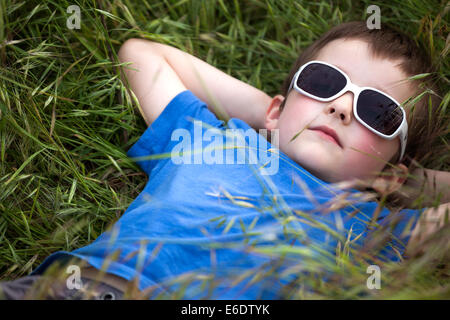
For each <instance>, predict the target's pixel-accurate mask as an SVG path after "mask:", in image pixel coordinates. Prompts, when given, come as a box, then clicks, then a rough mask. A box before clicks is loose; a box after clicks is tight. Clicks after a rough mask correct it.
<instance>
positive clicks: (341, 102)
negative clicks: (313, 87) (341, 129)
mask: <svg viewBox="0 0 450 320" xmlns="http://www.w3.org/2000/svg"><path fill="white" fill-rule="evenodd" d="M325 113H326V114H327V115H332V116H336V117H339V119H341V120H342V121H343V123H344V124H345V125H347V124H350V122H351V120H352V116H353V93H352V92H347V93H344V94H343V95H342V96H340V97H338V98H336V99H334V100H333V101H330V102H328V105H327V106H326V108H325Z"/></svg>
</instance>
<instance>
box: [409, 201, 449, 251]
mask: <svg viewBox="0 0 450 320" xmlns="http://www.w3.org/2000/svg"><path fill="white" fill-rule="evenodd" d="M449 219H450V203H445V204H442V205H440V206H439V207H437V208H430V209H427V210H425V211H424V212H423V213H422V215H421V216H420V217H419V220H418V221H417V224H416V226H415V227H414V229H413V231H412V232H411V237H410V239H409V241H408V244H407V246H406V254H407V255H409V254H410V253H413V252H419V253H423V252H424V251H425V249H426V248H427V243H426V240H427V239H428V238H430V236H431V235H432V234H434V233H436V232H437V231H439V230H440V229H441V228H442V227H443V226H444V225H445V224H448V223H449Z"/></svg>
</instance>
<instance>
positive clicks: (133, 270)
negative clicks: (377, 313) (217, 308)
mask: <svg viewBox="0 0 450 320" xmlns="http://www.w3.org/2000/svg"><path fill="white" fill-rule="evenodd" d="M230 146H231V147H230ZM127 154H128V155H129V156H130V157H132V158H133V159H134V160H135V161H136V162H137V164H138V165H139V166H140V168H141V169H142V170H143V171H144V172H145V173H147V175H148V176H149V180H148V182H147V184H146V186H145V188H144V190H143V191H142V192H141V193H140V194H139V196H138V197H137V198H136V199H135V200H134V201H133V202H132V203H131V205H130V206H129V207H128V209H127V210H126V211H125V213H124V214H123V215H122V217H121V218H120V219H119V220H118V221H117V222H116V224H115V225H114V227H112V228H111V229H110V230H108V231H106V232H104V233H103V234H101V235H100V236H99V237H98V238H97V239H96V240H95V241H94V242H92V243H91V244H89V245H87V246H85V247H82V248H79V249H77V250H75V251H73V252H66V251H59V252H56V253H54V254H52V255H50V256H49V257H48V258H47V259H46V260H45V261H44V262H43V263H42V264H41V265H40V266H39V267H38V268H37V269H36V270H35V271H34V272H33V273H32V274H39V273H42V272H43V271H44V270H45V268H46V267H47V266H49V265H50V264H51V263H52V262H53V261H55V260H56V259H63V258H67V257H74V256H75V257H78V258H80V259H83V260H86V261H87V262H88V263H89V264H90V265H92V266H94V267H96V268H98V269H101V268H102V267H103V268H107V271H108V272H110V273H113V274H115V275H117V276H120V277H123V278H125V279H127V280H133V279H134V278H136V277H138V279H139V282H138V283H139V288H140V289H141V290H143V289H148V288H149V287H152V288H155V290H154V294H155V295H157V294H161V293H170V292H174V291H176V290H179V289H180V288H181V287H182V283H183V281H187V282H184V283H185V284H186V283H190V285H188V286H187V288H186V289H184V290H185V291H183V292H184V296H183V298H192V299H196V298H201V297H206V295H205V293H208V292H209V294H210V295H207V297H208V298H212V299H271V298H278V297H279V296H278V295H277V292H278V291H277V290H278V289H279V286H278V285H277V284H280V283H281V284H283V283H287V282H288V281H290V280H292V277H293V274H292V273H291V274H289V272H286V273H283V270H284V271H286V270H288V269H287V268H290V267H294V266H296V265H297V266H298V265H299V264H301V263H302V262H304V263H305V264H306V263H310V262H311V261H318V262H320V263H324V261H330V264H333V262H334V263H335V260H334V259H335V253H336V246H337V243H338V241H340V242H341V245H340V247H341V248H343V246H344V243H345V242H346V241H347V240H349V241H351V246H352V247H357V246H359V245H362V244H364V241H363V240H364V239H367V235H368V234H369V233H370V232H372V231H369V229H370V230H377V229H379V228H377V226H380V225H383V224H387V221H388V220H391V218H393V219H396V221H397V222H398V223H397V225H396V227H395V228H393V230H388V231H390V232H389V233H390V235H391V238H392V241H390V242H389V245H388V246H386V247H385V248H384V249H383V250H382V251H381V253H380V254H382V255H383V256H384V257H385V258H386V259H391V260H396V259H398V257H397V254H396V252H400V253H402V252H403V250H404V244H405V243H406V241H407V240H408V239H409V236H408V235H405V234H403V233H402V230H403V229H404V227H405V226H406V225H408V226H409V227H410V228H412V227H413V226H414V224H415V223H416V221H417V218H418V216H419V215H420V211H417V210H402V211H400V212H396V213H395V214H391V215H389V213H390V212H389V210H387V209H385V208H382V210H381V211H380V210H378V209H379V208H378V209H377V207H378V205H377V203H376V202H365V201H364V200H363V198H362V197H361V193H360V192H359V191H357V190H355V189H350V190H345V191H340V190H335V189H333V187H332V185H330V184H329V183H327V182H325V181H322V180H320V179H318V178H316V177H315V176H313V175H312V174H311V173H309V172H308V171H306V170H304V169H303V168H302V167H300V166H299V165H298V164H297V163H295V162H294V161H292V160H291V159H290V158H289V157H287V156H286V155H285V154H283V153H282V152H281V151H279V150H278V149H277V148H275V147H274V146H273V145H271V144H270V143H269V142H268V141H267V140H266V139H265V137H263V136H262V135H260V134H258V133H257V132H256V131H254V130H253V129H251V128H250V127H249V126H248V125H247V124H246V123H245V122H243V121H241V120H239V119H230V120H229V121H228V122H227V123H225V122H224V121H221V120H218V119H217V118H216V116H215V115H214V114H213V113H212V112H210V111H209V110H208V108H207V106H206V104H205V103H204V102H202V101H200V100H199V99H198V98H197V97H195V96H194V95H193V94H192V93H191V92H190V91H184V92H181V93H180V94H178V95H177V96H176V97H175V98H174V99H173V100H172V101H171V102H170V103H169V104H168V105H167V107H166V108H165V109H164V110H163V112H162V113H161V115H160V116H159V117H158V118H157V119H156V120H155V121H154V122H153V123H152V124H151V125H150V126H149V127H148V128H147V129H146V130H145V132H144V133H143V135H142V136H141V137H140V139H139V140H138V141H137V142H136V143H135V144H134V145H133V146H132V147H131V148H130V150H129V151H128V153H127ZM342 203H344V205H342ZM338 204H341V205H340V206H339V205H338ZM388 215H389V216H388ZM372 218H373V219H374V220H375V221H373V224H372V225H371V226H370V227H369V226H368V223H367V222H369V221H370V220H371V219H372ZM394 225H395V224H394ZM360 235H361V236H360ZM348 243H349V242H348V241H347V244H348ZM103 270H105V269H103ZM298 270H301V269H298ZM299 272H300V271H299ZM261 275H265V276H264V277H262V278H264V279H270V280H267V281H255V280H257V279H258V277H259V276H261ZM205 283H208V285H206V288H205ZM202 285H203V287H202Z"/></svg>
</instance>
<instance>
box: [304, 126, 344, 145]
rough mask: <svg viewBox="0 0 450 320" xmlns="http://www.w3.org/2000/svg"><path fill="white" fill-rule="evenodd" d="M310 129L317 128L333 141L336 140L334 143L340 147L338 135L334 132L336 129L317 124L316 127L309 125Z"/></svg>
mask: <svg viewBox="0 0 450 320" xmlns="http://www.w3.org/2000/svg"><path fill="white" fill-rule="evenodd" d="M309 129H310V130H317V131H321V132H323V133H324V134H326V135H327V136H328V137H331V138H332V139H333V140H334V142H336V144H337V145H338V146H339V147H341V148H342V144H341V141H340V140H339V137H338V135H337V133H336V131H334V130H333V129H331V128H330V127H327V126H318V127H311V128H309Z"/></svg>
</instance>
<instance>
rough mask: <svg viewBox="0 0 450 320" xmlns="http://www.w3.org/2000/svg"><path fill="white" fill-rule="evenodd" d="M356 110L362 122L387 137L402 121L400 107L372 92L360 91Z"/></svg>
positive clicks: (385, 97)
mask: <svg viewBox="0 0 450 320" xmlns="http://www.w3.org/2000/svg"><path fill="white" fill-rule="evenodd" d="M356 108H357V112H358V116H359V117H360V118H361V120H362V121H364V122H365V123H366V124H368V125H369V126H370V127H371V128H373V129H375V130H377V131H378V132H381V133H383V134H385V135H388V136H389V135H392V134H393V133H394V132H395V131H396V130H397V129H398V128H399V127H400V125H401V123H402V120H403V113H402V111H401V109H400V107H399V106H398V105H397V104H396V103H395V102H394V101H392V100H391V99H389V98H388V97H387V96H385V95H383V94H381V93H379V92H376V91H373V90H363V91H361V93H360V94H359V97H358V102H357V105H356Z"/></svg>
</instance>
